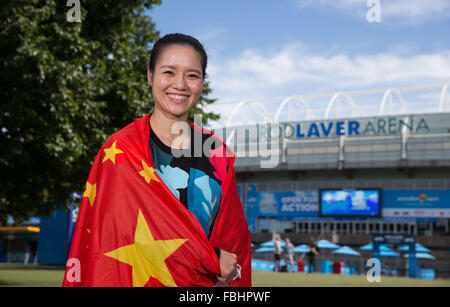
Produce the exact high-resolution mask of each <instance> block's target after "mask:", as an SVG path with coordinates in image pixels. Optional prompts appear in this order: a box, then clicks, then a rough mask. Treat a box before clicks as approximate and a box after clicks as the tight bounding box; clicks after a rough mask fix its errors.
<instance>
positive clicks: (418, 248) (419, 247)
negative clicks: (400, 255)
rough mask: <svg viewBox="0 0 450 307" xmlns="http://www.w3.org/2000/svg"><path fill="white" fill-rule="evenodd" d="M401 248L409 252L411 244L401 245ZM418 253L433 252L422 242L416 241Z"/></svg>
mask: <svg viewBox="0 0 450 307" xmlns="http://www.w3.org/2000/svg"><path fill="white" fill-rule="evenodd" d="M400 250H401V251H402V252H408V251H409V245H403V246H402V247H400ZM416 253H431V250H429V249H428V248H426V247H425V246H423V245H422V244H420V243H416Z"/></svg>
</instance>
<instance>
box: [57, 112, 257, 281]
mask: <svg viewBox="0 0 450 307" xmlns="http://www.w3.org/2000/svg"><path fill="white" fill-rule="evenodd" d="M149 117H150V114H148V115H146V116H144V117H142V118H139V119H136V120H135V121H134V122H133V123H132V124H130V125H128V126H127V127H125V128H124V129H122V130H120V131H118V132H117V133H115V134H113V135H112V136H111V137H110V138H109V139H108V141H107V142H106V143H105V144H104V145H103V147H102V148H101V150H100V151H99V153H98V154H97V157H96V158H95V161H94V163H93V166H92V169H91V172H90V174H89V177H88V180H87V183H86V190H85V192H84V194H83V199H82V202H81V207H80V211H79V215H78V221H77V224H76V229H75V233H74V238H73V240H72V246H71V250H70V255H69V259H68V261H67V267H66V274H65V276H64V281H63V286H213V285H214V284H215V283H216V282H217V276H220V275H221V273H220V265H219V260H218V258H217V255H216V253H215V251H214V249H213V246H214V247H218V248H221V249H223V250H226V251H228V252H231V253H235V254H236V255H237V256H238V260H237V262H238V264H239V265H240V267H241V277H240V278H238V279H236V280H234V281H233V282H232V283H230V286H251V259H250V254H251V251H250V244H251V243H250V233H249V231H248V227H247V222H246V220H245V215H244V211H243V208H242V205H241V202H240V199H239V195H238V191H237V186H236V179H235V173H234V167H233V164H234V160H235V158H234V155H231V156H230V153H231V151H230V150H229V148H228V147H226V145H225V144H224V143H223V142H222V141H221V142H222V143H223V144H224V146H223V147H222V151H223V152H222V153H224V152H228V157H223V156H224V155H221V154H219V153H220V149H219V150H215V151H214V154H213V157H212V158H210V159H211V162H212V163H213V165H214V167H215V168H216V173H217V174H218V176H221V177H222V178H220V179H221V180H222V191H223V194H222V195H223V196H222V200H221V204H220V207H219V212H218V214H217V217H216V221H215V223H214V227H213V230H212V233H211V235H210V238H209V239H208V238H207V237H206V235H205V233H204V231H203V229H202V227H201V225H200V223H199V222H198V220H197V219H196V217H195V216H194V215H193V214H192V213H191V212H190V211H189V210H188V209H187V208H186V207H185V206H184V205H183V204H182V203H181V202H180V201H179V200H178V199H177V198H176V197H175V195H173V193H172V192H171V191H170V190H169V188H168V187H167V186H166V185H165V184H164V183H163V181H162V180H161V178H159V176H158V174H157V173H156V172H155V170H154V169H153V162H152V157H151V151H150V147H149V135H150V131H149ZM194 128H195V129H201V128H198V127H194ZM209 133H211V134H212V132H209ZM214 137H216V136H215V135H214ZM216 138H217V137H216ZM217 139H218V138H217Z"/></svg>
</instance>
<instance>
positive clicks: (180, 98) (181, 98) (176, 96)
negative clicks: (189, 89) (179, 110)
mask: <svg viewBox="0 0 450 307" xmlns="http://www.w3.org/2000/svg"><path fill="white" fill-rule="evenodd" d="M167 96H169V97H170V98H172V99H176V100H184V99H187V97H186V96H180V95H167Z"/></svg>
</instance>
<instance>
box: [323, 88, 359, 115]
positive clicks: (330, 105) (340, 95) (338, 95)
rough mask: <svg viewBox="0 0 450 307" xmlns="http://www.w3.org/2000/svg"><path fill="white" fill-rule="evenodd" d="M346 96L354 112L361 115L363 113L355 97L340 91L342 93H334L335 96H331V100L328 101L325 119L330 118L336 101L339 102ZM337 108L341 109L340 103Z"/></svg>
mask: <svg viewBox="0 0 450 307" xmlns="http://www.w3.org/2000/svg"><path fill="white" fill-rule="evenodd" d="M344 98H345V99H346V100H347V101H348V102H349V104H350V106H351V108H352V110H353V112H357V113H358V114H359V115H362V112H361V110H360V109H359V107H358V106H357V105H356V104H355V102H354V101H353V98H352V97H351V96H350V95H349V94H346V93H342V92H340V93H336V94H334V95H333V97H331V100H330V102H329V103H328V107H327V109H326V111H325V115H324V118H325V119H328V118H329V117H330V113H331V110H332V109H333V106H334V105H335V103H337V102H338V101H340V100H341V99H344ZM337 109H338V110H337V111H338V112H339V110H340V107H339V105H338V108H337Z"/></svg>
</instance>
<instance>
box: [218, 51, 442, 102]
mask: <svg viewBox="0 0 450 307" xmlns="http://www.w3.org/2000/svg"><path fill="white" fill-rule="evenodd" d="M209 74H210V80H211V87H212V88H213V89H214V91H215V95H216V97H217V98H219V100H230V99H247V98H260V97H274V96H288V95H294V94H295V95H305V94H312V93H318V92H324V91H325V92H328V91H336V90H345V89H360V90H363V89H369V88H372V89H373V88H386V87H393V86H414V85H429V84H444V83H448V82H450V50H444V51H441V52H436V53H427V54H409V55H408V54H405V53H404V52H402V53H398V54H397V53H378V54H366V55H364V54H363V55H356V56H349V55H345V54H334V55H321V54H317V53H315V52H313V51H308V50H306V49H304V48H302V47H301V45H290V46H286V47H285V48H283V49H281V50H280V51H279V52H277V53H274V54H264V53H262V52H260V51H257V50H246V51H244V52H243V53H242V54H241V55H240V56H239V57H237V58H236V59H230V60H228V61H225V62H221V63H219V62H213V63H211V69H210V71H209Z"/></svg>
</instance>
